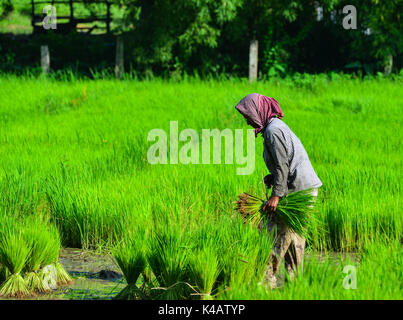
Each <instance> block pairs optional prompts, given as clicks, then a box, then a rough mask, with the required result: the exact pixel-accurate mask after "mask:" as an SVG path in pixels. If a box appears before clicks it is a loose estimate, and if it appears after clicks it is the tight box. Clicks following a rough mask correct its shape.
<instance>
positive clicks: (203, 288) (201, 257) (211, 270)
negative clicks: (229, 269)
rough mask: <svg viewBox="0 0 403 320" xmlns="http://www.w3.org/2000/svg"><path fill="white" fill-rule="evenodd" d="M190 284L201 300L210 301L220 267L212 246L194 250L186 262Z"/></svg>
mask: <svg viewBox="0 0 403 320" xmlns="http://www.w3.org/2000/svg"><path fill="white" fill-rule="evenodd" d="M188 264H189V265H188V268H189V278H190V282H191V283H192V284H194V285H195V286H196V290H197V291H198V292H197V293H196V294H192V295H200V297H201V299H203V300H212V299H213V298H212V292H213V287H214V285H215V284H216V281H217V278H218V275H219V274H220V272H221V265H220V262H219V259H218V257H217V252H216V251H215V248H214V246H204V247H203V248H201V249H198V250H194V251H192V253H191V254H190V255H189V260H188Z"/></svg>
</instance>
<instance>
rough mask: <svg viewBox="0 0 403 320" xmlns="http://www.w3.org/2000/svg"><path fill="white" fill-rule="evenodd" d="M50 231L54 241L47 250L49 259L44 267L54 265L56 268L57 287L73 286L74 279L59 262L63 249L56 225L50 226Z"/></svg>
mask: <svg viewBox="0 0 403 320" xmlns="http://www.w3.org/2000/svg"><path fill="white" fill-rule="evenodd" d="M48 230H49V233H50V234H51V235H52V240H51V241H50V243H49V245H48V246H47V249H46V251H47V259H46V261H44V266H47V265H52V266H53V267H54V271H55V276H56V283H57V285H59V286H64V285H69V284H72V283H73V279H72V278H71V276H70V275H69V274H68V273H67V271H66V270H65V269H64V267H63V265H62V264H61V263H60V262H59V253H60V248H61V242H60V236H59V232H58V230H57V228H56V227H55V226H54V225H49V229H48Z"/></svg>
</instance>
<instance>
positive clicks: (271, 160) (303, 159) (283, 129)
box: [263, 118, 322, 197]
mask: <svg viewBox="0 0 403 320" xmlns="http://www.w3.org/2000/svg"><path fill="white" fill-rule="evenodd" d="M263 138H264V143H263V145H264V151H263V157H264V161H265V163H266V166H267V169H269V171H270V173H271V174H272V175H273V191H272V195H275V196H279V197H284V196H286V195H287V194H288V193H291V192H296V191H300V190H305V189H310V188H318V187H320V186H321V185H322V182H321V181H320V179H319V178H318V176H317V175H316V173H315V170H314V169H313V167H312V165H311V162H310V161H309V158H308V154H307V153H306V151H305V148H304V146H303V145H302V143H301V141H300V140H299V139H298V137H297V136H296V135H295V134H294V133H293V132H292V131H291V129H290V128H289V127H288V126H287V125H286V124H285V123H284V122H283V121H282V120H280V119H278V118H272V119H271V120H270V121H269V124H268V125H267V126H266V128H265V129H264V131H263Z"/></svg>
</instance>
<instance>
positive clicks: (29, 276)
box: [24, 228, 48, 293]
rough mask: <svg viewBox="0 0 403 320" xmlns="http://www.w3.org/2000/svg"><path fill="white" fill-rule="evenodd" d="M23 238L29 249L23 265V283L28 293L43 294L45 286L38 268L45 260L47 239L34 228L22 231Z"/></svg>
mask: <svg viewBox="0 0 403 320" xmlns="http://www.w3.org/2000/svg"><path fill="white" fill-rule="evenodd" d="M24 238H25V239H26V241H27V243H29V246H30V248H31V253H30V255H29V257H28V259H27V262H26V264H25V267H24V270H25V272H26V273H25V277H24V279H25V282H26V284H27V287H28V290H29V291H30V292H33V293H34V292H39V293H42V292H45V291H46V290H45V286H44V284H43V279H42V276H41V272H40V268H41V265H42V263H43V261H44V259H45V255H46V246H47V245H48V242H47V240H48V238H47V237H46V233H45V234H44V233H42V232H38V229H36V228H30V229H25V230H24Z"/></svg>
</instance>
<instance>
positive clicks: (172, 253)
mask: <svg viewBox="0 0 403 320" xmlns="http://www.w3.org/2000/svg"><path fill="white" fill-rule="evenodd" d="M156 229H157V230H153V233H152V234H151V239H150V251H149V253H148V259H147V260H148V263H149V265H150V267H151V270H152V271H153V273H154V275H155V277H156V278H157V281H158V283H159V286H160V287H158V288H155V290H156V294H157V298H158V299H167V300H176V299H184V298H187V297H188V296H189V295H188V294H189V284H188V283H187V280H188V278H187V264H188V250H189V247H188V239H187V238H186V236H185V234H184V232H183V231H182V230H180V229H179V227H178V226H174V225H173V224H171V225H169V224H168V225H161V226H160V227H157V228H156Z"/></svg>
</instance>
